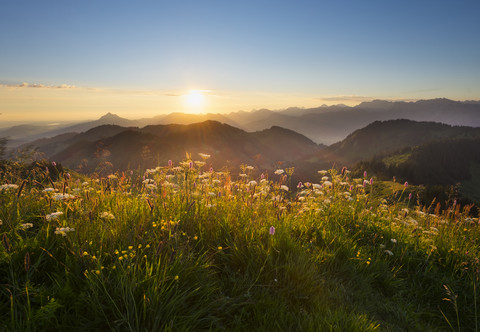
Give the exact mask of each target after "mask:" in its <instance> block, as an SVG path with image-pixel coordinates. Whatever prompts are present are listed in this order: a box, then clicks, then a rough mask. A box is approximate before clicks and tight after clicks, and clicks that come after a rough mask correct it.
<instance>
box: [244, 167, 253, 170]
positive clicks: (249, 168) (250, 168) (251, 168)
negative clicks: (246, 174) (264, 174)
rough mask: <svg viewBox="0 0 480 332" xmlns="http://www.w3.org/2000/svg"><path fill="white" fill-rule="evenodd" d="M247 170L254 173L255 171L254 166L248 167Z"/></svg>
mask: <svg viewBox="0 0 480 332" xmlns="http://www.w3.org/2000/svg"><path fill="white" fill-rule="evenodd" d="M245 168H246V169H248V170H249V171H252V170H253V169H254V167H253V166H247V167H245Z"/></svg>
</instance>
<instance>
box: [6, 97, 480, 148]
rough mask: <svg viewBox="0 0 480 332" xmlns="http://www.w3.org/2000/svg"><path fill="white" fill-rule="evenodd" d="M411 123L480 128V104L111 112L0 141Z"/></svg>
mask: <svg viewBox="0 0 480 332" xmlns="http://www.w3.org/2000/svg"><path fill="white" fill-rule="evenodd" d="M395 119H409V120H414V121H433V122H439V123H445V124H449V125H455V126H471V127H479V126H480V102H478V101H464V102H460V101H453V100H449V99H431V100H420V101H416V102H400V101H396V102H390V101H383V100H374V101H371V102H364V103H361V104H359V105H357V106H354V107H349V106H346V105H334V106H326V105H323V106H320V107H316V108H295V107H292V108H288V109H285V110H281V111H272V110H268V109H261V110H255V111H251V112H245V111H239V112H232V113H228V114H212V113H208V114H185V113H171V114H167V115H158V116H155V117H152V118H143V119H137V120H129V119H125V118H122V117H119V116H118V115H115V114H112V113H107V114H106V115H104V116H102V117H101V118H99V119H98V120H95V121H87V122H83V123H78V124H74V125H68V126H55V127H54V128H52V126H40V125H36V126H35V125H28V126H26V125H23V126H15V127H11V128H4V129H0V137H9V146H11V147H14V146H20V145H21V144H25V143H26V142H31V141H34V140H36V139H39V138H43V137H53V136H56V135H59V134H65V133H81V132H85V131H87V130H89V129H92V128H95V127H98V126H100V125H106V124H110V125H118V126H122V127H139V128H142V127H145V126H148V125H161V124H163V125H166V124H193V123H199V122H203V121H207V120H214V121H218V122H221V123H225V124H228V125H230V126H233V127H236V128H239V129H243V130H245V131H248V132H252V131H260V130H264V129H268V128H270V127H272V126H278V127H283V128H286V129H290V130H293V131H296V132H298V133H301V134H303V135H305V136H306V137H308V138H309V139H311V140H312V141H314V142H315V143H317V144H323V145H331V144H333V143H337V142H339V141H341V140H343V139H344V138H345V137H347V136H348V135H349V134H351V133H352V132H353V131H355V130H357V129H361V128H363V127H365V126H367V125H368V124H370V123H372V122H374V121H385V120H395Z"/></svg>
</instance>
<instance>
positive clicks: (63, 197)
mask: <svg viewBox="0 0 480 332" xmlns="http://www.w3.org/2000/svg"><path fill="white" fill-rule="evenodd" d="M74 198H75V196H73V195H70V194H55V195H53V199H54V200H56V201H66V200H70V199H74Z"/></svg>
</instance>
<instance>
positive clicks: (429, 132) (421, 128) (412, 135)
mask: <svg viewBox="0 0 480 332" xmlns="http://www.w3.org/2000/svg"><path fill="white" fill-rule="evenodd" d="M459 138H480V128H472V127H464V126H450V125H446V124H441V123H435V122H416V121H411V120H405V119H403V120H389V121H375V122H373V123H371V124H370V125H368V126H366V127H365V128H362V129H360V130H357V131H355V132H353V133H352V134H350V135H348V136H347V138H345V139H344V140H343V141H341V142H338V143H336V144H333V145H331V146H330V147H329V148H328V150H329V151H330V158H331V159H334V158H337V159H338V160H339V161H341V162H343V163H349V164H352V163H355V162H357V161H360V160H369V159H371V158H372V157H375V156H380V155H386V154H391V153H393V152H396V151H398V150H400V149H403V148H405V147H413V146H419V145H422V144H425V143H428V142H433V141H441V140H448V139H459Z"/></svg>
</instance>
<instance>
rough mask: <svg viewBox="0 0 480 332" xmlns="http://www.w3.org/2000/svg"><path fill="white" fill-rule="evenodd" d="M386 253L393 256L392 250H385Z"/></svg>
mask: <svg viewBox="0 0 480 332" xmlns="http://www.w3.org/2000/svg"><path fill="white" fill-rule="evenodd" d="M385 253H386V254H387V255H389V256H393V252H391V251H390V250H385Z"/></svg>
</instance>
